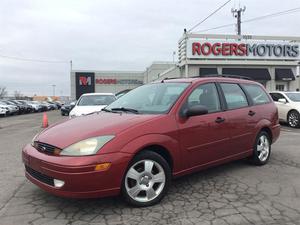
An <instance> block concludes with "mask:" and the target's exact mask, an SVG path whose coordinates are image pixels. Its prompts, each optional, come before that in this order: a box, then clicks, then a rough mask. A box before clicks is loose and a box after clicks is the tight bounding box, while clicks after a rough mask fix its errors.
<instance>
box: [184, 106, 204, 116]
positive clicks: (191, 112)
mask: <svg viewBox="0 0 300 225" xmlns="http://www.w3.org/2000/svg"><path fill="white" fill-rule="evenodd" d="M207 113H208V109H207V107H206V106H204V105H194V106H191V107H189V108H187V109H186V110H184V112H183V116H184V117H191V116H200V115H204V114H207Z"/></svg>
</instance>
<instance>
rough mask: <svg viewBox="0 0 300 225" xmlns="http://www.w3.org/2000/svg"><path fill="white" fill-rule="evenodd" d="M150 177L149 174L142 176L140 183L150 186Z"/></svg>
mask: <svg viewBox="0 0 300 225" xmlns="http://www.w3.org/2000/svg"><path fill="white" fill-rule="evenodd" d="M150 179H151V178H150V177H148V176H147V175H145V176H142V177H141V179H140V184H141V185H142V184H143V185H146V186H148V185H149V181H150Z"/></svg>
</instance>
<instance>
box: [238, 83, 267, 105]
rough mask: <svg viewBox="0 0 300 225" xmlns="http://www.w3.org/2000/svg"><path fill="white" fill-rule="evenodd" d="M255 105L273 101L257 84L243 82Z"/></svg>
mask: <svg viewBox="0 0 300 225" xmlns="http://www.w3.org/2000/svg"><path fill="white" fill-rule="evenodd" d="M242 87H243V88H244V89H245V91H246V92H247V94H248V95H249V97H250V98H251V100H252V102H253V104H254V105H261V104H266V103H269V102H271V101H270V99H269V97H268V95H267V93H266V92H265V91H264V90H263V89H262V87H260V86H259V85H256V84H242Z"/></svg>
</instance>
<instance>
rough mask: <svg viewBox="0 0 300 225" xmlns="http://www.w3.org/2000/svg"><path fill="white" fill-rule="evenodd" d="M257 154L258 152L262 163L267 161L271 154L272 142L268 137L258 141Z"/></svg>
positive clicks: (261, 137) (260, 138)
mask: <svg viewBox="0 0 300 225" xmlns="http://www.w3.org/2000/svg"><path fill="white" fill-rule="evenodd" d="M257 152H258V158H259V160H260V161H261V162H264V161H266V160H267V158H268V156H269V153H270V142H269V139H268V137H266V136H265V135H262V136H260V137H259V139H258V142H257Z"/></svg>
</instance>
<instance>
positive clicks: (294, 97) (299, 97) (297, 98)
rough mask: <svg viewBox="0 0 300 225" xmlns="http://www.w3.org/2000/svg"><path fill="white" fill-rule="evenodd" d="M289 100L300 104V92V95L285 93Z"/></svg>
mask: <svg viewBox="0 0 300 225" xmlns="http://www.w3.org/2000/svg"><path fill="white" fill-rule="evenodd" d="M285 94H286V95H287V96H288V97H289V99H291V100H292V101H293V102H300V92H299V93H285Z"/></svg>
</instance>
